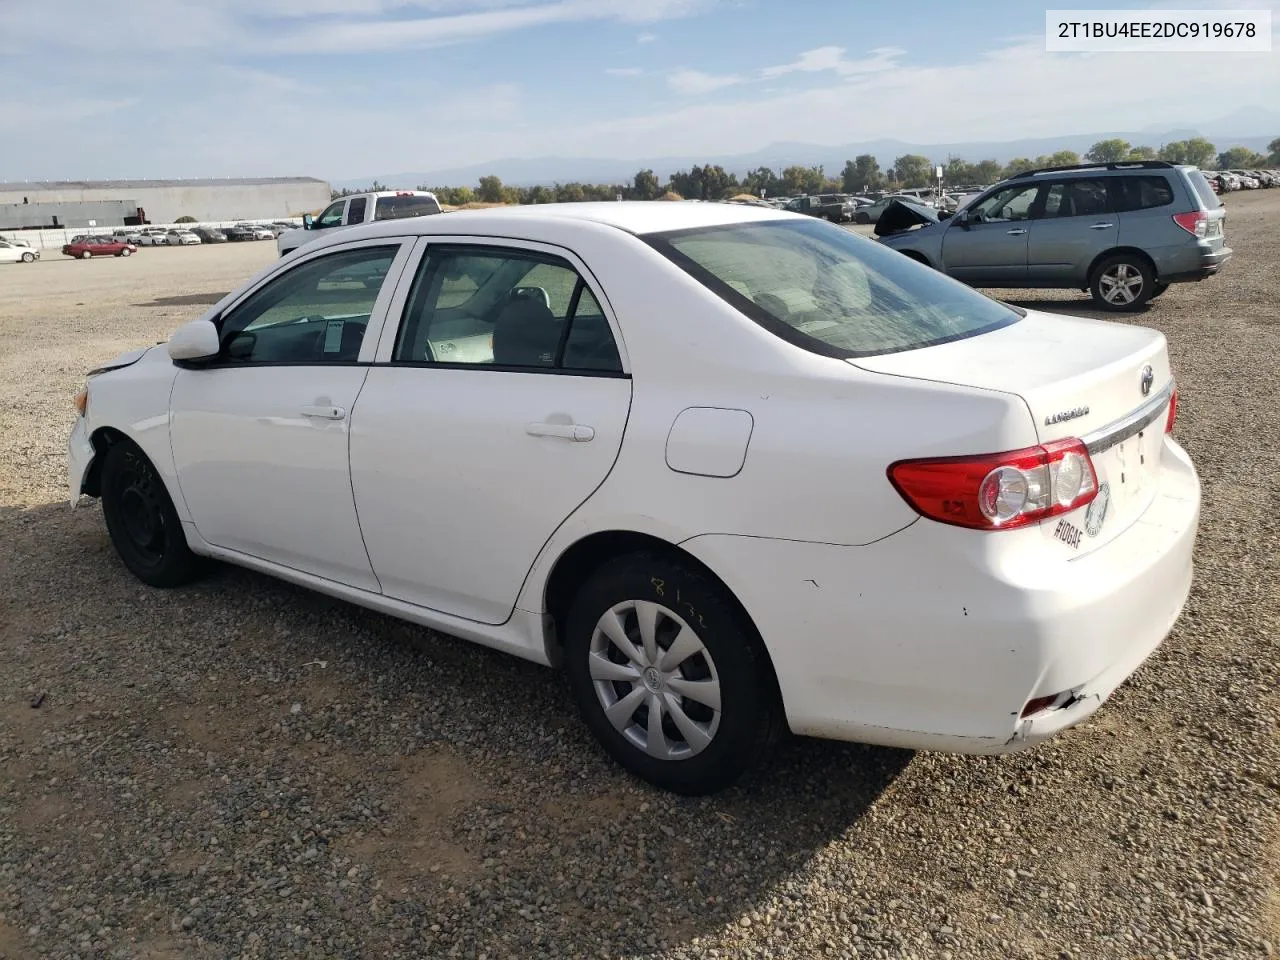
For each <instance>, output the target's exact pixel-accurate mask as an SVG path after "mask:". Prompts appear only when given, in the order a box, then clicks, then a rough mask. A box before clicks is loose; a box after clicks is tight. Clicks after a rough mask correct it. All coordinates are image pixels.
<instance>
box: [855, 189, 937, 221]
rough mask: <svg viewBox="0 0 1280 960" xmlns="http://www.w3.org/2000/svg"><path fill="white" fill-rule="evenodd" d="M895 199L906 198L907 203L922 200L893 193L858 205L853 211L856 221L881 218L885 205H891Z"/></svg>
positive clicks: (916, 202)
mask: <svg viewBox="0 0 1280 960" xmlns="http://www.w3.org/2000/svg"><path fill="white" fill-rule="evenodd" d="M895 200H905V201H906V202H907V203H913V204H918V203H919V202H920V201H919V199H918V198H916V197H912V196H907V195H906V194H901V193H891V194H889V195H888V196H884V197H881V198H880V199H879V200H877V201H876V202H875V203H871V204H867V205H865V206H861V207H858V209H856V210H855V211H854V212H853V222H854V223H863V224H866V223H875V222H876V221H877V220H879V219H880V214H882V213H884V210H885V207H887V206H889V204H891V203H892V202H893V201H895Z"/></svg>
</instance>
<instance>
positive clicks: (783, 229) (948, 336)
mask: <svg viewBox="0 0 1280 960" xmlns="http://www.w3.org/2000/svg"><path fill="white" fill-rule="evenodd" d="M644 239H645V240H646V241H648V242H649V243H650V244H651V245H652V246H653V247H654V248H655V249H657V250H658V251H659V252H661V253H663V254H664V255H666V256H667V257H668V258H669V259H671V260H672V261H673V262H674V263H675V264H676V265H677V266H679V267H681V268H682V269H684V270H685V271H686V272H687V273H689V274H691V275H692V276H693V277H694V278H695V279H697V280H698V281H700V282H701V283H702V284H704V285H705V286H706V287H708V288H709V289H710V290H712V291H713V292H714V293H716V294H718V295H719V296H720V297H722V298H723V299H724V300H726V301H728V302H729V303H730V304H732V305H733V306H735V307H737V308H738V309H739V310H741V311H742V312H743V313H745V314H746V315H747V316H749V317H751V319H753V320H755V321H756V322H757V323H759V324H760V325H761V326H763V327H765V329H767V330H770V331H771V332H773V333H774V334H776V335H777V336H779V337H781V338H783V339H784V340H787V341H788V342H790V343H794V344H796V345H797V346H801V347H804V348H805V349H807V350H811V351H813V352H814V353H821V354H824V355H825V356H831V357H866V356H873V355H875V354H881V353H896V352H898V351H901V350H914V349H916V348H918V347H927V346H932V345H934V344H939V343H946V342H948V341H950V340H959V339H962V338H964V337H971V336H974V335H976V334H979V333H985V332H987V331H988V330H995V329H997V328H998V327H1003V326H1007V325H1009V324H1011V323H1015V322H1017V320H1018V319H1019V318H1020V316H1021V314H1020V313H1019V312H1016V311H1015V310H1013V309H1012V308H1010V307H1007V306H1005V305H1004V304H1002V303H999V302H997V301H995V300H992V299H991V298H989V297H985V296H983V295H982V294H980V293H978V292H977V291H975V290H972V289H970V288H969V287H967V286H965V285H964V284H962V283H960V282H959V281H957V280H952V279H951V278H950V277H947V276H945V275H944V274H941V273H938V272H937V271H936V270H932V269H930V268H929V267H926V266H924V265H922V264H919V263H916V262H914V261H913V260H909V259H908V258H907V257H904V256H903V255H902V254H900V253H898V252H897V251H896V250H892V249H890V248H889V247H885V246H881V245H880V244H878V243H876V242H874V241H871V240H866V239H863V238H862V237H859V236H856V235H855V234H853V233H851V232H850V231H848V230H845V229H843V228H842V227H838V226H835V225H834V224H830V223H826V222H825V221H821V220H804V221H801V222H794V221H791V220H786V221H775V222H769V221H766V222H757V223H742V224H733V225H728V226H719V227H709V228H697V229H693V230H677V231H672V232H670V233H662V234H652V235H650V236H647V237H645V238H644Z"/></svg>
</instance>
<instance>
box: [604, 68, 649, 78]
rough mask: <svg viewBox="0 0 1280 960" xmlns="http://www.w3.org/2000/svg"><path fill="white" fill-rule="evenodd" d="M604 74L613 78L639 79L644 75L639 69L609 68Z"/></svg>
mask: <svg viewBox="0 0 1280 960" xmlns="http://www.w3.org/2000/svg"><path fill="white" fill-rule="evenodd" d="M604 72H605V73H607V74H608V75H609V76H611V77H638V76H640V74H642V73H644V71H643V70H641V69H640V68H639V67H607V68H605V71H604Z"/></svg>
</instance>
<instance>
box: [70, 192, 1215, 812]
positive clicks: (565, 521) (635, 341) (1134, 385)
mask: <svg viewBox="0 0 1280 960" xmlns="http://www.w3.org/2000/svg"><path fill="white" fill-rule="evenodd" d="M424 238H427V239H430V240H440V241H441V242H438V243H437V242H430V243H423V242H422V240H423V239H424ZM444 238H448V239H447V242H446V241H445V239H444ZM356 274H361V275H363V276H364V278H365V282H361V283H352V282H350V278H351V277H352V276H353V275H356ZM393 305H394V306H393ZM691 331H696V335H691ZM103 369H105V370H106V372H101V373H98V374H97V375H96V376H93V377H91V379H89V380H88V383H87V385H86V388H85V390H83V391H82V392H81V393H80V394H79V395H78V396H77V399H76V408H77V410H78V411H79V413H80V416H79V417H77V418H76V421H75V426H74V428H73V429H72V431H71V436H70V440H69V447H68V464H67V466H68V476H69V479H70V487H71V489H70V493H71V501H72V504H73V506H74V505H75V504H76V503H78V502H79V501H80V499H81V495H82V494H89V495H91V496H96V497H100V498H101V500H102V509H103V516H104V518H105V521H106V527H107V531H108V532H109V534H110V536H111V540H112V542H113V543H114V545H115V549H116V550H117V551H118V553H119V556H120V558H121V560H122V561H123V563H124V564H125V566H126V567H127V568H128V569H129V570H131V571H133V573H134V574H135V575H136V576H138V577H139V578H140V579H141V580H142V581H144V582H146V583H149V584H152V585H155V586H173V585H176V584H180V583H184V582H187V581H188V580H190V579H191V578H192V577H194V576H196V575H197V574H198V572H199V566H200V564H199V558H200V557H206V556H207V557H217V558H220V559H222V560H226V561H230V562H232V563H237V564H241V565H244V566H247V567H251V568H253V569H256V570H259V571H263V572H266V573H269V574H272V575H275V576H278V577H281V578H284V579H288V580H291V581H293V582H294V583H298V584H302V585H305V586H307V587H310V588H313V589H316V590H319V591H323V592H327V593H330V594H332V595H334V596H338V597H342V598H344V599H346V600H349V601H351V602H354V603H357V604H362V605H364V606H367V607H370V608H373V609H376V610H381V611H384V612H386V613H389V614H391V615H393V616H397V617H402V618H405V619H408V620H412V621H414V622H417V623H420V624H425V625H428V626H430V627H433V628H435V629H439V630H442V631H446V632H451V633H454V634H458V635H460V636H462V637H464V638H467V639H470V640H473V641H477V642H479V643H482V644H485V645H487V646H491V647H496V648H498V649H500V650H505V651H507V652H510V653H514V654H516V655H518V656H522V657H525V658H527V659H530V660H533V661H536V662H539V663H543V664H553V663H554V664H562V665H563V667H564V669H565V670H566V671H567V672H568V675H569V680H570V689H571V690H572V694H573V697H574V698H575V700H576V701H577V704H578V706H579V708H580V710H581V712H582V714H583V716H584V718H585V722H586V724H587V726H588V727H589V728H590V729H591V730H592V732H593V733H594V734H595V736H596V737H597V738H599V740H600V742H601V743H602V744H603V745H604V747H605V749H607V750H608V751H609V752H610V753H611V754H612V755H613V756H614V757H615V758H617V759H618V760H619V761H620V762H621V763H622V764H623V765H625V766H626V767H627V768H628V769H629V770H631V771H633V772H634V773H636V774H638V775H639V776H641V777H644V778H646V779H648V780H650V781H651V782H653V783H656V784H659V785H661V786H663V787H666V788H669V789H672V790H676V791H680V792H684V793H705V792H708V791H712V790H716V789H718V788H721V787H724V786H725V785H727V784H729V783H731V782H733V781H734V780H735V779H737V778H738V777H739V775H740V774H742V773H743V772H744V771H745V770H746V769H747V768H748V767H750V766H751V765H752V764H753V763H756V762H758V761H759V760H760V759H761V758H762V757H763V756H764V754H765V752H766V751H765V747H766V746H767V745H768V744H769V743H771V742H773V741H774V740H775V738H776V735H777V734H778V733H779V732H781V729H782V728H783V726H784V725H787V726H789V727H790V729H791V730H792V731H794V732H796V733H799V734H806V735H813V736H822V737H833V738H837V739H850V740H865V741H870V742H875V743H882V744H889V745H894V746H899V747H908V748H919V749H935V750H948V751H958V752H964V753H988V754H998V753H1004V752H1007V751H1010V750H1015V749H1019V748H1021V747H1025V746H1027V745H1029V744H1032V743H1035V742H1037V741H1041V740H1044V739H1045V738H1048V737H1051V736H1053V735H1054V734H1056V733H1057V732H1058V731H1060V730H1063V729H1064V728H1067V727H1070V726H1072V725H1073V724H1076V723H1078V722H1079V721H1081V720H1083V719H1084V718H1085V717H1087V716H1089V715H1090V714H1091V713H1092V712H1093V711H1095V710H1096V709H1098V707H1099V706H1100V705H1101V704H1102V702H1103V701H1104V700H1106V699H1107V698H1108V696H1109V695H1110V694H1111V693H1112V691H1113V690H1115V688H1116V687H1117V686H1118V685H1119V684H1120V683H1122V682H1123V681H1124V679H1125V678H1126V677H1127V676H1128V675H1129V674H1130V673H1132V672H1133V671H1134V670H1135V669H1137V668H1138V666H1139V665H1140V664H1141V663H1142V662H1143V660H1144V659H1145V658H1146V657H1147V656H1148V655H1149V654H1150V653H1151V652H1152V651H1153V650H1154V649H1155V648H1156V647H1157V646H1158V645H1159V643H1160V642H1161V640H1162V639H1163V638H1164V637H1165V636H1166V634H1167V633H1168V632H1169V630H1170V628H1171V625H1172V624H1173V623H1174V621H1175V620H1176V619H1177V616H1178V614H1179V611H1180V610H1181V609H1182V607H1183V604H1184V603H1185V601H1186V598H1187V595H1188V592H1189V589H1190V585H1191V575H1192V568H1191V560H1192V546H1193V543H1194V541H1195V536H1196V528H1197V523H1198V516H1199V504H1200V488H1199V483H1198V480H1197V477H1196V472H1195V469H1194V468H1193V466H1192V464H1191V461H1190V460H1189V459H1188V457H1187V455H1186V453H1185V452H1183V450H1182V448H1181V447H1179V445H1178V444H1177V443H1176V442H1175V441H1174V439H1173V437H1172V435H1171V431H1172V429H1173V424H1174V420H1175V414H1176V409H1177V399H1176V397H1177V394H1176V390H1175V386H1174V380H1173V374H1172V371H1171V367H1170V359H1169V351H1168V345H1167V343H1166V340H1165V337H1164V336H1163V335H1162V334H1161V333H1159V332H1158V331H1155V330H1151V329H1147V328H1143V327H1140V326H1134V325H1127V324H1106V323H1098V322H1096V321H1093V320H1077V319H1071V318H1067V317H1062V316H1058V315H1055V314H1049V313H1040V312H1034V311H1028V310H1021V309H1017V308H1014V307H1011V306H1008V305H1006V304H1003V303H1000V302H998V301H996V300H992V299H989V298H987V297H985V296H982V295H981V294H979V293H977V292H975V291H973V290H971V289H969V288H968V287H965V286H964V285H963V284H959V283H956V282H955V281H953V280H951V279H950V278H948V277H945V276H943V275H942V274H940V273H938V272H936V271H933V270H929V269H926V268H924V267H922V266H921V265H920V264H917V263H913V262H912V261H911V260H909V259H908V258H906V257H903V256H900V255H898V254H897V253H895V252H893V251H891V250H889V249H888V248H886V247H884V246H882V245H880V244H877V243H876V242H874V241H872V240H869V239H868V238H865V237H860V236H858V235H856V234H854V233H853V232H852V231H849V230H845V229H842V228H840V227H838V226H835V225H832V224H830V223H823V222H821V221H817V220H814V219H812V218H806V217H802V216H797V215H794V214H789V213H783V212H778V211H773V210H766V209H764V208H761V207H750V206H746V205H736V204H723V203H699V204H693V203H689V204H685V203H672V204H651V203H593V204H557V205H547V206H546V207H523V208H520V209H519V210H517V211H509V210H505V209H497V210H486V211H473V212H459V213H451V214H450V215H449V216H447V217H420V218H416V219H409V220H400V221H397V222H394V223H377V224H369V225H366V226H364V227H357V228H353V229H351V230H335V231H333V232H332V233H330V234H328V235H326V236H321V237H318V238H316V240H315V242H314V243H311V244H308V245H307V247H306V248H304V249H302V250H299V251H298V252H297V253H296V254H295V255H293V256H290V257H287V258H284V259H281V260H278V261H277V262H276V263H275V264H274V266H272V267H270V268H268V269H267V270H265V271H263V272H261V273H259V274H258V275H257V276H256V277H255V278H254V279H253V280H251V281H249V282H248V283H246V284H244V285H243V286H241V287H240V288H239V289H237V290H236V291H235V292H233V293H231V294H228V295H227V296H225V297H223V298H222V299H221V300H220V301H219V302H218V303H217V304H215V305H213V306H212V307H211V308H210V309H209V310H208V311H207V312H206V313H205V314H204V315H203V316H201V317H199V318H198V319H195V320H193V321H191V322H190V323H188V324H187V325H185V326H184V327H182V328H181V329H179V330H178V331H177V332H176V333H175V334H174V335H173V336H172V338H171V339H170V340H169V341H168V343H167V345H162V346H151V347H144V348H142V349H139V350H136V351H133V352H131V353H129V354H126V355H124V356H122V357H121V358H119V359H118V360H116V361H114V362H113V363H110V364H108V365H107V366H106V367H105V368H103ZM562 374H569V375H562ZM357 398H358V402H357ZM460 411H465V412H466V415H465V416H461V417H460V415H459V412H460ZM442 464H443V465H447V469H442V466H441V465H442ZM251 491H252V492H254V495H248V493H249V492H251ZM317 517H322V518H323V523H319V522H317V519H316V518H317ZM475 682H477V683H482V682H483V677H482V676H477V678H476V681H475ZM489 722H491V723H504V722H507V721H506V720H504V719H503V718H502V717H491V718H490V720H489Z"/></svg>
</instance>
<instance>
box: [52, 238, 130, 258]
mask: <svg viewBox="0 0 1280 960" xmlns="http://www.w3.org/2000/svg"><path fill="white" fill-rule="evenodd" d="M137 252H138V248H137V247H136V246H135V245H134V244H132V243H125V242H124V241H123V240H117V239H116V238H115V237H76V238H75V239H73V240H72V241H71V242H70V243H65V244H63V245H62V253H63V255H65V256H68V257H76V258H77V259H80V260H88V259H90V258H91V257H128V256H132V255H133V254H135V253H137Z"/></svg>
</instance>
